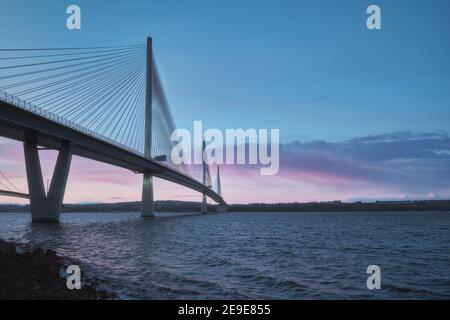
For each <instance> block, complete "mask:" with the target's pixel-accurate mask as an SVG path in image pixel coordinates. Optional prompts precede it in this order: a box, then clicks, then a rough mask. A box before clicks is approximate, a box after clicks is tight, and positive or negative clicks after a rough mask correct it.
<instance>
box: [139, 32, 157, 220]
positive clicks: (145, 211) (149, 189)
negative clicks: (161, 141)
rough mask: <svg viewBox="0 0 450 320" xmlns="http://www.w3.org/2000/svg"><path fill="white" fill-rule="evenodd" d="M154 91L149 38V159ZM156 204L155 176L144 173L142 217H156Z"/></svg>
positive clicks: (147, 97) (147, 142)
mask: <svg viewBox="0 0 450 320" xmlns="http://www.w3.org/2000/svg"><path fill="white" fill-rule="evenodd" d="M152 91H153V45H152V38H151V37H148V38H147V75H146V90H145V133H144V135H145V136H144V137H145V139H144V141H145V146H144V154H145V157H146V158H147V159H151V157H152V119H153V117H152ZM154 216H155V203H154V198H153V176H152V175H151V173H150V172H144V179H143V183H142V201H141V217H154Z"/></svg>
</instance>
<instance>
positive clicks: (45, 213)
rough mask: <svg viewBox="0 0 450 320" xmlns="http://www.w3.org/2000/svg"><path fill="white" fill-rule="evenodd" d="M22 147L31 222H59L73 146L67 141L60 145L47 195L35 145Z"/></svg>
mask: <svg viewBox="0 0 450 320" xmlns="http://www.w3.org/2000/svg"><path fill="white" fill-rule="evenodd" d="M23 146H24V153H25V166H26V172H27V181H28V190H29V197H30V211H31V219H32V221H33V222H59V217H60V215H61V209H62V204H63V199H64V193H65V190H66V185H67V178H68V176H69V170H70V163H71V161H72V152H73V145H72V143H71V142H67V141H65V142H63V143H62V144H61V147H60V150H59V154H58V159H57V160H56V165H55V169H54V171H53V177H52V180H51V184H50V189H49V191H48V194H46V193H45V188H44V179H43V177H42V169H41V163H40V160H39V151H38V146H37V143H36V142H29V141H25V142H24V144H23Z"/></svg>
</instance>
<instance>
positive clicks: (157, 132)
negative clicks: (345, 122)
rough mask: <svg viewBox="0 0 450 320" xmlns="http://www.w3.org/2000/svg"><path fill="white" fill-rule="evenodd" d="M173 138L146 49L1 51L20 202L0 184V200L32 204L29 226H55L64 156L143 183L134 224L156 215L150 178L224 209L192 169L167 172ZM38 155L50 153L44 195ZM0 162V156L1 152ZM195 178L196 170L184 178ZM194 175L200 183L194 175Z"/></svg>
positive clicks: (1, 96) (2, 92)
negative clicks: (23, 175) (20, 169)
mask: <svg viewBox="0 0 450 320" xmlns="http://www.w3.org/2000/svg"><path fill="white" fill-rule="evenodd" d="M175 129H176V126H175V122H174V119H173V117H172V113H171V110H170V108H169V104H168V101H167V98H166V95H165V92H164V88H163V85H162V82H161V78H160V76H159V72H158V68H157V65H156V62H155V59H154V55H153V50H152V39H151V38H148V39H147V44H146V45H130V46H118V47H85V48H37V49H0V135H1V136H4V137H7V138H11V139H15V140H19V141H22V142H23V146H24V155H25V165H26V172H27V181H28V194H26V193H24V192H23V191H22V190H20V189H19V188H17V187H16V186H15V185H14V184H13V183H11V181H10V180H9V179H8V178H7V177H6V175H5V173H4V172H1V175H0V195H4V196H15V197H23V198H29V199H30V209H31V214H32V218H33V221H59V216H60V212H61V207H62V201H63V198H64V192H65V188H66V184H67V179H68V173H69V170H70V164H71V159H72V155H77V156H81V157H85V158H89V159H93V160H96V161H100V162H104V163H108V164H112V165H114V166H118V167H122V168H126V169H129V170H132V171H133V172H135V173H139V174H142V175H143V187H142V204H141V215H142V216H143V217H148V216H153V215H154V200H153V177H158V178H161V179H164V180H168V181H171V182H174V183H177V184H179V185H182V186H185V187H188V188H190V189H193V190H196V191H198V192H200V193H202V194H203V203H202V211H203V212H206V211H207V202H206V198H207V197H209V198H210V199H212V200H213V201H215V202H217V203H218V208H219V207H220V208H221V210H223V208H225V207H226V203H225V201H224V200H223V198H222V195H221V191H220V178H219V185H218V187H217V190H218V191H219V192H216V191H215V190H213V189H212V181H211V174H210V171H209V167H208V165H206V163H205V162H204V163H203V165H202V166H201V167H200V170H198V169H199V168H192V167H190V166H187V165H175V164H174V163H172V162H171V157H170V154H171V151H172V147H173V143H174V142H173V141H171V135H172V133H173V131H174V130H175ZM39 149H53V150H58V152H59V153H58V158H57V161H56V165H55V170H54V173H53V177H52V179H51V184H50V186H49V189H48V190H46V189H45V187H44V181H43V177H42V170H41V165H40V161H39V152H38V150H39ZM0 152H1V151H0ZM192 169H197V170H192ZM198 173H200V174H198Z"/></svg>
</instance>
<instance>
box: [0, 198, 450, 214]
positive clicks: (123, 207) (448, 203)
mask: <svg viewBox="0 0 450 320" xmlns="http://www.w3.org/2000/svg"><path fill="white" fill-rule="evenodd" d="M155 209H156V211H159V212H199V211H200V210H201V203H199V202H187V201H156V202H155ZM215 209H216V206H215V205H209V210H210V211H214V210H215ZM139 210H140V202H138V201H136V202H119V203H93V204H65V205H64V206H63V212H137V211H139ZM28 211H29V206H28V205H25V206H23V205H8V204H4V205H0V212H28ZM228 211H229V212H321V211H322V212H344V211H450V200H430V201H428V200H423V201H376V202H352V203H346V202H340V201H333V202H311V203H297V202H296V203H273V204H264V203H253V204H233V205H230V206H229V209H228Z"/></svg>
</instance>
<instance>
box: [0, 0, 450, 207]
mask: <svg viewBox="0 0 450 320" xmlns="http://www.w3.org/2000/svg"><path fill="white" fill-rule="evenodd" d="M0 1H1V4H2V10H1V11H0V38H1V39H2V44H1V47H4V48H5V47H9V48H21V47H74V46H75V47H77V46H82V47H85V46H109V45H125V44H138V43H142V44H144V43H145V39H146V37H147V36H148V35H151V36H152V37H153V39H154V51H155V54H156V58H157V61H158V66H159V69H160V72H161V76H162V80H163V83H164V85H165V90H166V93H167V96H168V99H169V102H170V104H171V108H172V112H173V114H174V117H175V121H176V124H177V126H178V127H183V128H188V129H189V128H192V125H193V121H195V120H203V122H204V127H205V128H206V127H210V128H219V129H223V130H224V129H226V128H244V129H246V128H256V129H260V128H269V129H270V128H279V129H280V135H281V139H282V142H283V145H282V146H281V159H280V161H281V170H280V174H279V175H278V176H275V177H268V178H265V177H261V176H259V175H257V174H256V173H255V172H252V171H251V170H250V169H248V168H227V167H225V168H224V170H223V171H222V173H223V178H222V182H223V186H224V187H223V190H224V194H225V197H226V199H227V201H229V202H230V203H233V202H257V201H264V202H276V201H323V200H344V201H352V200H377V199H423V198H425V199H442V198H450V137H449V134H448V129H449V128H450V103H449V101H450V59H449V57H450V44H449V39H450V19H448V15H449V13H450V1H448V0H429V1H425V0H423V1H418V0H409V1H407V0H395V1H381V0H377V1H363V0H353V1H350V0H343V1H335V0H328V1H325V0H315V1H312V0H311V1H300V0H297V1H286V0H283V1H275V0H265V1H254V0H246V1H242V0H241V1H235V0H227V1H223V0H220V1H219V0H209V1H197V0H191V1H180V0H178V1H173V0H169V1H167V0H166V1H151V0H146V1H144V0H128V1H119V0H114V1H110V0H108V1H107V0H95V1H94V0H82V1H76V0H72V1H65V0H53V1H51V0H40V1H24V0H0ZM70 4H77V5H79V6H80V7H81V10H82V30H80V31H69V30H67V29H66V18H67V15H66V13H65V11H66V8H67V6H68V5H70ZM370 4H377V5H379V6H380V7H381V10H382V29H381V30H378V31H369V30H368V29H367V28H366V19H367V17H368V15H367V14H366V8H367V7H368V6H369V5H370ZM0 145H1V146H2V149H0V151H2V154H0V161H3V162H1V163H0V165H2V166H3V168H5V166H6V169H4V170H6V171H7V172H8V173H10V174H12V176H10V178H11V179H12V180H14V181H15V182H17V184H19V185H20V186H22V187H23V188H24V189H26V180H25V175H24V168H23V159H22V157H23V156H22V152H21V150H20V145H19V144H17V143H16V144H14V145H13V144H12V143H11V142H5V141H4V140H1V139H0ZM8 150H9V151H8ZM49 159H51V157H50V158H49ZM49 159H45V161H46V163H47V162H48V164H45V165H44V168H45V169H44V170H47V171H49V172H51V171H50V170H49V168H51V164H50V163H51V161H50V160H49ZM73 171H74V174H73V175H72V176H71V180H70V181H71V183H70V184H69V186H68V188H69V190H68V196H67V201H69V202H78V201H91V200H95V201H117V200H123V201H126V200H137V199H139V190H140V189H139V184H140V183H141V182H140V179H137V178H136V176H133V175H131V176H130V175H126V174H125V173H124V172H122V171H120V170H119V169H114V168H108V167H105V165H99V164H93V163H92V162H86V161H85V160H80V159H77V160H76V161H75V165H74V170H73ZM47 175H48V174H47ZM92 181H95V184H92V183H91V182H92ZM102 183H103V184H102ZM94 186H95V190H92V188H94ZM261 186H264V188H261ZM156 189H157V190H163V189H164V188H162V187H158V188H156ZM100 190H102V191H100ZM164 190H165V191H164ZM164 190H163V191H164V192H163V193H164V196H165V197H167V198H171V199H174V198H177V197H184V195H182V193H180V191H179V190H178V189H177V190H175V191H174V190H173V186H169V187H166V188H165V189H164ZM102 192H103V193H102ZM158 192H159V191H158ZM92 194H95V199H90V197H91V195H92ZM268 194H270V197H268ZM117 195H120V196H121V197H122V198H120V199H119V198H117ZM157 196H158V195H157ZM193 197H194V198H192V199H197V198H198V195H194V196H193ZM195 197H197V198H195ZM180 199H181V198H180ZM183 199H184V198H183ZM197 200H198V199H197Z"/></svg>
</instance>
